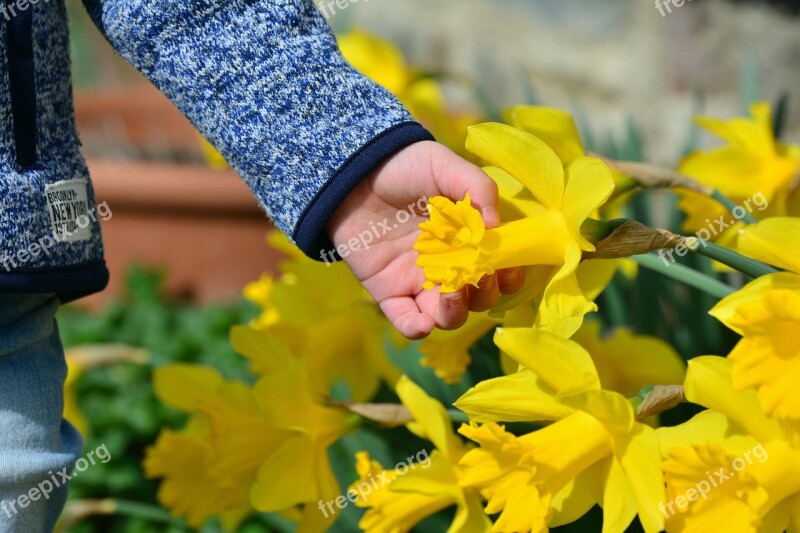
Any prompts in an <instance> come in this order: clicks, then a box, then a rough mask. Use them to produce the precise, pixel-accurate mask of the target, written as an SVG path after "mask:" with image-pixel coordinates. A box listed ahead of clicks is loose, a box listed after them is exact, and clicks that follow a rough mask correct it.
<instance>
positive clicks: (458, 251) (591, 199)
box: [416, 124, 614, 337]
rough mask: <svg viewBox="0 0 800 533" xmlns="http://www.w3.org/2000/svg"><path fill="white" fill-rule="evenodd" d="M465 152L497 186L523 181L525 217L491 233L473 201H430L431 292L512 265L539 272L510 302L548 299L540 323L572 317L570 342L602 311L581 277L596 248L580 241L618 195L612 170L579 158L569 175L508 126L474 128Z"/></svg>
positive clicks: (424, 255) (549, 153) (547, 151)
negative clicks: (590, 315) (590, 221)
mask: <svg viewBox="0 0 800 533" xmlns="http://www.w3.org/2000/svg"><path fill="white" fill-rule="evenodd" d="M467 148H468V149H469V150H470V151H471V152H472V153H474V154H476V155H477V156H479V157H481V158H482V159H484V160H486V161H488V162H489V163H490V164H492V165H495V166H494V167H490V168H487V169H486V170H487V172H488V173H489V175H490V176H492V177H493V178H495V180H496V181H498V182H499V183H506V184H507V183H508V182H509V180H515V181H517V190H518V196H517V199H516V200H515V201H513V202H511V207H509V209H511V208H515V209H516V210H517V211H518V214H519V216H520V218H518V219H515V220H511V221H507V222H505V223H503V224H501V225H500V226H499V227H497V228H493V229H486V227H485V226H484V223H483V220H482V218H481V215H480V213H478V211H477V210H476V209H474V208H473V207H472V205H471V203H470V199H469V197H467V198H465V199H464V200H462V201H459V202H456V203H453V202H451V201H450V200H448V199H446V198H443V197H437V198H433V199H431V205H430V207H429V211H430V214H431V219H430V221H428V222H424V223H423V224H421V228H422V230H423V231H422V233H421V234H420V236H419V238H418V240H417V244H416V249H417V251H418V252H419V254H420V256H419V259H418V264H419V265H420V266H421V267H422V268H423V270H424V272H425V276H426V278H427V282H426V284H425V286H426V287H427V288H432V287H434V286H436V285H441V291H442V292H453V291H456V290H459V289H461V288H462V287H464V286H465V285H470V284H471V285H476V284H477V283H478V281H479V280H480V279H481V278H482V277H483V276H484V275H487V274H492V273H494V272H495V271H496V270H498V269H501V268H508V267H512V266H526V265H534V266H540V267H543V268H541V270H540V272H539V274H540V275H538V276H537V275H534V276H526V284H527V287H526V288H525V289H523V291H521V294H520V295H517V296H516V297H515V298H512V301H513V302H514V306H516V305H519V304H521V303H523V302H524V301H525V299H526V298H527V299H528V300H529V299H531V298H532V297H534V296H535V295H536V294H537V293H539V294H543V298H542V302H541V304H540V305H539V312H538V314H537V324H538V325H539V326H541V327H550V328H551V329H558V328H559V327H560V326H558V325H557V323H558V322H559V321H560V320H566V319H571V321H570V324H569V326H567V327H565V329H567V330H571V331H567V332H566V334H565V335H564V336H567V337H568V336H569V335H570V334H571V333H572V332H574V331H575V330H576V329H577V327H578V326H579V325H580V321H582V318H583V315H584V314H585V313H586V312H589V311H591V310H594V309H596V307H595V306H594V304H592V303H591V302H589V301H588V300H587V299H586V297H585V295H584V294H583V293H582V291H581V289H580V286H579V284H578V281H577V279H576V277H575V271H576V269H577V268H578V265H579V263H580V261H581V254H582V252H583V251H592V250H594V246H593V245H592V244H591V243H590V242H589V241H587V240H586V239H585V238H584V237H583V236H582V235H581V225H582V223H583V222H584V220H586V218H587V217H588V216H589V214H590V213H592V212H593V211H595V210H596V209H597V208H598V206H600V205H601V204H602V203H603V202H604V201H605V200H606V198H608V196H609V195H610V194H611V192H612V190H613V187H614V185H613V180H612V178H611V173H610V171H609V170H608V168H607V167H606V166H605V165H604V164H603V163H602V162H601V161H599V160H597V159H593V158H587V157H580V158H577V159H575V160H574V161H573V162H572V163H571V164H570V165H569V166H568V167H567V168H566V169H565V168H564V166H563V165H562V162H561V160H560V159H559V158H558V156H557V155H556V153H555V152H554V151H553V150H552V149H551V148H550V147H548V146H547V145H546V144H545V143H544V142H542V141H541V140H539V139H537V138H536V137H534V136H533V135H531V134H529V133H527V132H524V131H521V130H519V129H516V128H513V127H511V126H506V125H502V124H482V125H480V126H473V127H472V128H470V130H469V135H468V138H467Z"/></svg>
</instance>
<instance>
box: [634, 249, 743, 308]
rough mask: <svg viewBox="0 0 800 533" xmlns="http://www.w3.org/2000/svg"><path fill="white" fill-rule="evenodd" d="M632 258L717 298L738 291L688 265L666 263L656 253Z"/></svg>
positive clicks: (644, 265) (642, 264) (646, 266)
mask: <svg viewBox="0 0 800 533" xmlns="http://www.w3.org/2000/svg"><path fill="white" fill-rule="evenodd" d="M632 259H633V260H634V261H636V262H637V263H639V264H640V265H641V266H643V267H645V268H648V269H650V270H653V271H655V272H658V273H659V274H663V275H664V276H667V277H669V278H672V279H674V280H676V281H680V282H681V283H685V284H686V285H689V286H690V287H694V288H695V289H699V290H701V291H703V292H705V293H708V294H710V295H711V296H714V297H715V298H719V299H722V298H725V297H726V296H730V295H731V294H733V293H734V292H736V289H734V288H733V287H731V286H730V285H728V284H726V283H723V282H721V281H719V280H717V279H715V278H712V277H711V276H707V275H706V274H703V273H701V272H698V271H696V270H693V269H691V268H689V267H687V266H684V265H681V264H679V263H670V264H667V263H664V261H663V260H661V259H660V258H659V257H658V256H657V255H655V254H647V255H635V256H633V257H632Z"/></svg>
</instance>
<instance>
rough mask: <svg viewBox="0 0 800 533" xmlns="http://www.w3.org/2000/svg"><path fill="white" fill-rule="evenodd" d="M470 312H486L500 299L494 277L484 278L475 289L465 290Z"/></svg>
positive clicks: (498, 288) (495, 277) (471, 287)
mask: <svg viewBox="0 0 800 533" xmlns="http://www.w3.org/2000/svg"><path fill="white" fill-rule="evenodd" d="M467 294H468V296H469V310H470V311H478V312H481V311H486V310H488V309H490V308H491V307H492V306H493V305H494V304H496V303H497V300H498V298H500V287H499V284H498V279H497V276H496V275H491V276H484V277H483V279H481V280H480V282H478V286H477V287H473V286H471V285H470V286H469V287H468V288H467Z"/></svg>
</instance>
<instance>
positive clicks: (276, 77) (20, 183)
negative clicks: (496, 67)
mask: <svg viewBox="0 0 800 533" xmlns="http://www.w3.org/2000/svg"><path fill="white" fill-rule="evenodd" d="M0 2H2V4H3V5H6V8H5V10H3V11H2V12H0V32H1V33H2V35H0V202H1V203H0V293H38V292H55V293H58V294H60V295H61V296H62V298H63V299H65V300H68V299H73V298H76V297H79V296H82V295H86V294H89V293H91V292H95V291H98V290H101V289H102V288H103V287H104V286H105V284H106V283H107V280H108V273H107V271H106V268H105V263H104V261H103V245H102V239H101V235H100V227H99V223H98V221H99V219H100V218H101V215H102V212H103V209H102V206H101V209H100V210H99V211H98V208H97V206H96V201H95V197H94V193H93V190H92V186H91V181H90V180H89V174H88V171H87V168H86V164H85V162H84V160H83V158H82V157H81V155H80V152H79V148H78V145H79V141H78V137H77V134H76V131H75V124H74V116H73V105H72V87H71V81H70V62H69V47H68V45H69V43H68V36H67V21H66V11H65V7H64V0H39V1H38V3H36V4H35V5H31V4H30V3H28V2H24V3H23V1H22V0H17V1H16V3H11V4H10V5H7V4H6V2H8V0H0ZM84 4H85V6H86V8H87V10H88V11H89V14H90V15H91V17H92V19H93V20H94V21H95V23H96V24H97V26H98V27H99V28H100V29H101V31H102V32H103V33H104V35H105V36H106V38H107V39H108V41H109V42H110V43H111V45H112V46H113V47H114V48H115V49H116V50H117V51H118V52H119V53H120V54H121V55H122V56H123V57H124V58H125V59H127V60H128V61H129V62H130V63H131V64H133V65H134V66H135V67H136V68H137V69H138V70H139V71H141V72H142V73H143V74H144V75H145V76H147V77H148V78H149V79H150V80H151V81H152V82H153V83H154V84H155V85H156V86H157V87H158V88H159V89H160V90H161V91H162V92H163V93H164V94H166V95H167V97H169V98H170V100H172V102H173V103H174V104H175V105H176V106H177V107H178V108H179V109H180V110H181V111H182V112H183V113H184V114H185V115H186V116H187V117H188V118H189V119H190V120H191V121H192V123H193V124H194V125H195V126H196V127H197V128H198V129H199V130H200V132H201V133H202V134H203V135H204V136H205V137H206V138H207V139H208V140H209V141H211V143H212V144H214V146H216V147H217V149H218V150H219V151H220V152H221V153H222V155H224V156H225V158H226V159H227V160H228V162H230V163H231V165H232V166H233V167H234V168H235V169H236V171H237V172H238V173H239V175H240V176H242V178H243V179H244V180H245V181H246V182H247V184H248V185H249V186H250V188H251V190H252V191H253V193H254V194H255V196H256V197H257V198H258V200H259V202H260V203H261V205H262V206H263V207H264V209H265V211H266V213H267V215H268V216H269V217H270V218H271V219H272V220H273V221H274V222H275V224H276V225H277V227H278V228H279V229H281V230H282V231H283V232H285V233H287V234H288V235H289V236H290V237H291V238H292V239H293V240H294V242H295V243H296V244H297V245H298V246H299V247H300V248H301V249H302V250H303V251H304V252H305V253H306V254H308V255H309V256H311V257H315V258H317V259H319V252H320V250H323V249H326V250H327V249H330V248H331V247H332V246H331V245H330V243H328V242H327V237H326V236H325V234H324V226H325V223H326V221H327V220H328V219H329V218H330V216H331V215H332V214H333V212H334V211H335V209H336V208H337V207H338V206H339V205H340V204H341V203H342V201H343V200H344V198H345V196H346V195H347V194H348V193H349V192H350V191H351V190H352V189H353V187H355V185H356V184H358V182H359V181H360V180H362V179H363V178H365V177H366V176H367V175H368V174H369V172H370V171H371V170H372V169H374V168H375V167H376V166H377V165H378V164H380V163H381V162H382V161H383V160H385V159H386V158H387V157H389V156H391V155H392V154H394V153H396V152H397V151H399V150H400V149H402V148H404V147H406V146H408V145H409V144H412V143H414V142H417V141H421V140H427V139H431V136H430V134H429V133H428V132H427V131H426V130H424V129H423V128H422V127H421V126H420V125H419V124H417V123H415V122H414V121H413V119H412V118H411V117H410V116H409V114H408V112H407V111H406V110H405V109H404V108H403V106H402V105H401V104H400V103H399V102H398V101H397V100H396V99H395V98H394V97H393V96H392V95H391V94H389V93H388V92H387V91H385V90H384V89H383V88H381V87H380V86H378V85H377V84H375V83H373V82H372V81H370V80H368V79H366V78H365V77H363V76H362V75H360V74H359V73H357V72H356V71H355V70H354V69H353V68H352V67H350V66H349V65H348V64H347V63H346V62H345V60H344V59H343V58H342V56H341V55H340V54H339V52H338V48H337V46H336V41H335V39H334V37H333V35H332V34H331V32H330V30H329V28H328V26H327V25H326V23H325V20H324V18H323V17H322V16H321V15H320V14H319V13H318V12H317V11H316V9H315V7H314V5H313V4H312V2H311V0H193V1H190V2H184V1H175V0H84ZM23 6H24V9H20V8H21V7H23ZM187 193H188V194H191V191H187ZM109 207H110V208H112V209H113V206H109Z"/></svg>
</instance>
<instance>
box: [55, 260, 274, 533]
mask: <svg viewBox="0 0 800 533" xmlns="http://www.w3.org/2000/svg"><path fill="white" fill-rule="evenodd" d="M161 285H162V283H161V276H160V275H159V274H157V273H155V272H151V271H144V270H141V269H132V270H131V271H130V273H129V274H128V278H127V291H126V294H125V296H124V297H123V298H121V299H120V300H118V301H115V302H113V303H112V304H110V305H109V306H108V307H107V308H106V309H105V310H104V311H103V312H102V313H100V314H93V313H89V312H86V311H83V310H81V309H79V308H76V307H66V308H64V309H62V311H61V312H60V314H59V319H58V321H59V326H60V331H61V336H62V339H63V341H64V344H65V346H66V347H67V348H69V347H71V346H76V345H83V344H97V343H125V344H130V345H133V346H139V347H142V348H144V349H146V350H147V352H148V353H149V356H150V360H151V363H150V365H137V364H129V363H125V364H115V365H110V366H106V367H100V368H94V369H91V370H88V371H87V372H86V373H85V374H84V375H83V376H81V377H80V379H79V380H78V382H77V383H76V393H77V395H78V402H79V405H80V409H81V411H82V412H83V413H84V414H85V415H86V417H87V418H88V420H89V422H90V425H91V432H90V434H89V435H88V436H87V439H86V447H85V449H86V450H92V449H94V448H96V447H98V446H100V445H102V444H105V445H106V447H107V448H108V450H109V452H110V453H111V460H110V461H109V462H108V463H106V464H104V465H102V466H95V467H92V468H89V469H88V470H86V471H85V472H82V473H81V474H80V475H79V476H78V477H77V478H76V479H75V481H74V482H73V483H72V485H71V494H70V497H71V498H73V499H75V498H90V499H94V498H114V499H120V500H126V501H131V502H137V503H146V504H150V505H152V506H155V505H157V504H156V500H155V494H156V490H157V482H155V481H150V480H145V479H144V477H143V473H142V469H141V464H140V463H141V459H142V457H144V452H145V449H146V448H147V447H148V446H150V445H151V444H152V443H153V442H154V441H155V438H156V435H157V434H158V431H159V429H160V428H161V427H179V426H180V425H182V422H183V419H184V417H183V415H182V414H181V413H179V412H177V411H175V410H173V409H170V408H167V407H165V406H163V405H161V404H160V403H159V402H158V400H157V399H156V398H155V396H154V394H153V389H152V384H151V369H152V367H157V366H161V365H163V364H166V363H171V362H176V361H186V362H197V363H202V364H208V365H210V366H213V367H214V368H216V369H218V370H220V371H221V372H222V373H223V374H225V375H226V376H228V377H231V378H245V377H246V376H248V374H247V372H246V367H247V361H246V360H245V359H244V358H242V357H239V356H238V355H236V353H235V352H234V351H233V348H231V346H230V343H229V342H228V331H229V329H230V327H231V326H233V325H235V324H242V323H247V322H249V321H250V320H251V319H252V318H253V317H255V316H256V314H257V310H256V309H255V308H254V307H253V306H251V305H250V304H248V303H246V302H244V301H241V302H237V303H233V304H230V305H224V306H213V307H205V308H199V307H197V306H195V305H190V304H188V303H183V302H174V301H169V300H167V299H166V298H165V297H164V296H163V294H162V292H161ZM124 511H125V509H122V510H121V512H124ZM133 514H136V515H141V514H142V513H133V512H131V513H130V514H129V515H123V514H119V515H116V516H113V517H97V518H92V519H89V520H87V521H85V522H84V523H82V524H80V525H78V526H76V527H74V528H73V529H71V531H74V532H80V533H89V532H107V531H114V532H115V533H117V532H119V533H139V532H144V531H153V527H154V522H153V520H149V519H146V518H140V517H132V516H130V515H133ZM164 527H165V526H164V525H163V523H162V524H159V528H164ZM159 530H163V529H159ZM186 530H187V529H186V528H184V527H182V526H173V527H172V528H171V529H169V531H176V532H177V531H186ZM212 530H213V529H212ZM259 531H264V529H263V527H262V528H260V529H259Z"/></svg>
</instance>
